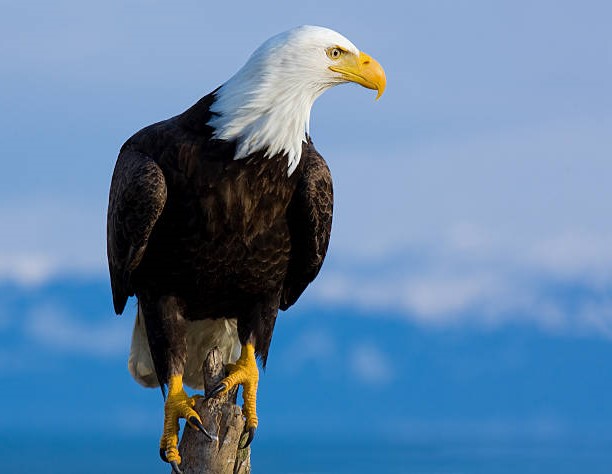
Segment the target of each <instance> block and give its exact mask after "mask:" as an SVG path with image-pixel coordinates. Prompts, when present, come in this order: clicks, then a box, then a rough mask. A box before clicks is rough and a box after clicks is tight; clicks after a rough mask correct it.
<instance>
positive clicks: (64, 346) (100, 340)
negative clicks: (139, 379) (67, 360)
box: [25, 305, 132, 357]
mask: <svg viewBox="0 0 612 474" xmlns="http://www.w3.org/2000/svg"><path fill="white" fill-rule="evenodd" d="M86 310H87V309H86V308H84V309H83V311H86ZM131 329H132V326H131V324H129V323H128V321H126V320H119V319H117V318H111V317H108V318H106V321H100V322H97V323H90V322H87V323H85V322H84V321H83V320H79V319H77V318H74V317H72V316H71V315H69V314H68V313H67V312H66V311H64V310H63V309H62V308H59V307H56V306H52V305H45V306H40V307H38V308H35V309H34V310H33V311H32V312H31V314H30V316H29V318H28V320H27V322H26V325H25V332H26V335H27V336H29V337H30V338H32V339H34V340H36V341H37V342H38V343H40V344H43V345H45V346H47V347H50V348H53V349H56V350H58V351H61V352H68V353H76V354H84V355H90V356H101V357H113V356H117V355H122V354H125V353H126V352H125V351H126V348H128V347H129V344H130V335H131Z"/></svg>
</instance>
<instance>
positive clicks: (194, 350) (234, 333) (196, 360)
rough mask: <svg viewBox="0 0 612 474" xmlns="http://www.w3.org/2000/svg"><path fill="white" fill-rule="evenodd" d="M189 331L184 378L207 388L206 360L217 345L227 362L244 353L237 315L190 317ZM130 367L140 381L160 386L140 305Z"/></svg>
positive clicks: (194, 386) (199, 387)
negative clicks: (204, 366)
mask: <svg viewBox="0 0 612 474" xmlns="http://www.w3.org/2000/svg"><path fill="white" fill-rule="evenodd" d="M186 333H187V362H186V364H185V372H184V374H183V382H184V383H185V384H186V385H188V386H189V387H191V388H194V389H202V388H204V381H203V375H202V363H203V362H204V358H205V357H206V355H207V354H208V352H209V351H210V350H211V349H212V348H213V347H215V346H216V347H218V348H219V350H220V351H221V355H222V357H223V363H225V364H227V363H233V362H235V361H236V360H237V359H238V357H239V356H240V341H239V340H238V329H237V324H236V320H235V319H216V320H213V319H203V320H201V321H189V322H187V327H186ZM128 369H129V371H130V374H132V377H134V380H136V381H137V382H138V383H139V384H141V385H143V386H145V387H158V386H159V382H158V381H157V374H156V373H155V366H154V365H153V359H152V357H151V350H150V349H149V342H148V339H147V332H146V329H145V324H144V316H143V315H142V312H141V311H140V306H139V307H138V313H137V314H136V321H135V322H134V332H133V333H132V347H131V349H130V358H129V360H128Z"/></svg>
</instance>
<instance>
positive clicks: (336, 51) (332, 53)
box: [327, 47, 344, 60]
mask: <svg viewBox="0 0 612 474" xmlns="http://www.w3.org/2000/svg"><path fill="white" fill-rule="evenodd" d="M343 52H344V51H342V50H341V49H340V48H338V47H335V48H329V49H328V50H327V56H329V58H330V59H334V60H336V59H340V56H342V53H343Z"/></svg>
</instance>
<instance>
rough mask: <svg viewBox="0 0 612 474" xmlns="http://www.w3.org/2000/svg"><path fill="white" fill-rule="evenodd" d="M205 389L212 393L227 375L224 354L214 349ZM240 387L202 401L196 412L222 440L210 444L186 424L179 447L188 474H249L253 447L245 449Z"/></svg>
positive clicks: (208, 362)
mask: <svg viewBox="0 0 612 474" xmlns="http://www.w3.org/2000/svg"><path fill="white" fill-rule="evenodd" d="M202 369H203V372H204V374H203V375H204V389H205V393H209V392H210V391H211V390H212V389H213V388H214V387H216V386H217V385H218V384H219V382H220V381H221V380H222V379H223V377H224V375H225V370H224V367H223V359H222V357H221V353H220V352H219V350H218V349H217V348H216V347H215V348H214V349H212V350H211V351H210V352H209V353H208V356H207V357H206V360H205V361H204V366H203V368H202ZM237 391H238V390H237V388H236V389H234V390H231V391H230V392H229V393H228V394H227V395H220V396H217V397H214V398H211V399H209V400H205V399H204V398H201V399H199V400H198V401H197V403H196V406H195V410H196V411H197V412H198V414H199V415H200V417H201V418H202V424H203V425H204V427H205V428H206V430H207V431H208V432H209V433H210V434H212V435H214V436H216V437H217V438H218V439H215V440H213V441H209V440H208V439H207V438H206V437H205V436H203V435H202V433H200V432H199V431H197V430H195V429H193V428H191V426H189V424H186V425H185V430H184V432H183V437H182V439H181V442H180V444H179V451H180V453H181V458H182V462H181V465H180V468H181V471H183V473H184V474H249V473H250V472H251V448H250V447H247V448H246V449H241V448H240V446H242V445H243V444H244V442H245V441H246V435H245V436H242V435H243V430H244V418H243V417H242V409H241V408H240V407H239V406H237V405H236V393H237Z"/></svg>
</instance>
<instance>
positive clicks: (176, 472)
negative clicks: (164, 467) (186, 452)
mask: <svg viewBox="0 0 612 474" xmlns="http://www.w3.org/2000/svg"><path fill="white" fill-rule="evenodd" d="M170 465H171V466H172V472H174V474H183V471H181V470H180V469H179V467H178V463H177V462H176V461H170Z"/></svg>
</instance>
